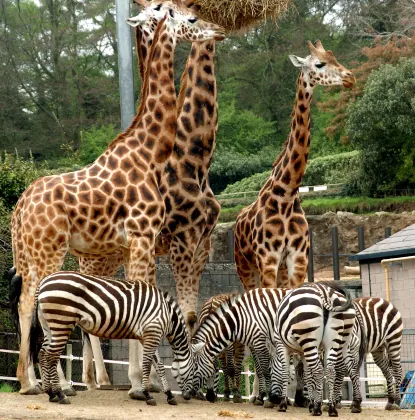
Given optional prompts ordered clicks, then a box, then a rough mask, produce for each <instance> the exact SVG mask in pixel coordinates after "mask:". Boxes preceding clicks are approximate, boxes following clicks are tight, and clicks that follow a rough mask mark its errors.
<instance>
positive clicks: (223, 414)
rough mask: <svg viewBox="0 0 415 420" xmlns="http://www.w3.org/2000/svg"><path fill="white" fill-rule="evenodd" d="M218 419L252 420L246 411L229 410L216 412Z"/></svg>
mask: <svg viewBox="0 0 415 420" xmlns="http://www.w3.org/2000/svg"><path fill="white" fill-rule="evenodd" d="M218 416H219V417H241V418H244V419H252V418H253V417H254V416H253V415H252V414H250V413H247V412H246V411H231V410H220V411H218Z"/></svg>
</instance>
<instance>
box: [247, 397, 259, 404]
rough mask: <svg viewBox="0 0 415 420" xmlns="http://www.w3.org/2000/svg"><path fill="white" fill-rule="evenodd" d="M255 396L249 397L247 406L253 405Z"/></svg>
mask: <svg viewBox="0 0 415 420" xmlns="http://www.w3.org/2000/svg"><path fill="white" fill-rule="evenodd" d="M256 398H257V397H256V396H255V395H251V396H250V397H249V404H255V401H256Z"/></svg>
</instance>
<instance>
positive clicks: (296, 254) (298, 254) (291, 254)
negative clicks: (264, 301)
mask: <svg viewBox="0 0 415 420" xmlns="http://www.w3.org/2000/svg"><path fill="white" fill-rule="evenodd" d="M306 241H307V243H308V237H307V239H306ZM285 261H286V265H287V270H288V283H287V284H286V285H282V286H280V285H278V287H286V288H289V289H294V288H296V287H299V286H301V285H302V284H303V283H304V280H305V278H306V275H307V267H308V246H304V250H303V248H300V249H290V250H289V251H288V254H287V257H286V260H285Z"/></svg>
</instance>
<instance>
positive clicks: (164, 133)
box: [110, 21, 177, 168]
mask: <svg viewBox="0 0 415 420" xmlns="http://www.w3.org/2000/svg"><path fill="white" fill-rule="evenodd" d="M174 48H175V39H174V37H173V36H172V34H171V33H170V32H169V30H168V28H167V27H166V25H165V24H164V21H162V22H160V23H159V24H158V26H157V29H156V31H155V34H154V40H153V43H152V46H151V49H150V51H149V53H148V56H147V65H146V68H145V72H144V79H143V83H142V88H141V102H140V106H139V109H138V112H137V115H136V116H135V117H134V119H133V121H132V123H131V125H130V127H129V128H128V129H127V130H126V131H125V132H124V133H122V134H120V135H119V136H118V137H117V138H116V139H115V140H114V141H113V142H112V143H111V144H110V148H111V146H114V145H115V144H117V143H119V142H120V141H124V142H125V143H126V144H127V145H128V146H130V148H134V149H136V147H134V146H135V145H137V137H138V140H139V142H138V148H139V149H140V155H141V158H142V159H144V160H145V161H146V162H148V163H152V164H154V167H156V168H158V167H163V166H164V164H165V162H166V160H167V159H168V158H169V156H170V155H171V152H172V150H173V145H174V140H175V137H176V127H177V123H176V119H177V114H176V91H175V89H174V78H173V58H174ZM130 136H133V137H134V138H133V139H132V138H131V137H130Z"/></svg>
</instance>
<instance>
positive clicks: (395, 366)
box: [386, 338, 402, 409]
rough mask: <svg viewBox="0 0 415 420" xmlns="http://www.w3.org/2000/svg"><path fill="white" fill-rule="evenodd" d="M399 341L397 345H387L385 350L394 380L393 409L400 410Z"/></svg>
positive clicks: (400, 366)
mask: <svg viewBox="0 0 415 420" xmlns="http://www.w3.org/2000/svg"><path fill="white" fill-rule="evenodd" d="M400 341H401V339H400V338H399V343H396V342H394V343H388V344H389V345H388V347H387V348H386V353H387V357H388V358H389V362H390V366H391V367H392V375H393V378H394V380H395V404H396V406H394V408H395V409H397V407H399V408H400V406H399V405H400V402H401V393H400V385H401V383H402V365H401V353H400V352H401V342H400ZM391 345H393V349H391V348H390V347H391Z"/></svg>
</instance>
